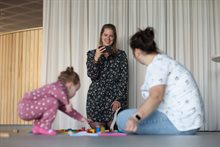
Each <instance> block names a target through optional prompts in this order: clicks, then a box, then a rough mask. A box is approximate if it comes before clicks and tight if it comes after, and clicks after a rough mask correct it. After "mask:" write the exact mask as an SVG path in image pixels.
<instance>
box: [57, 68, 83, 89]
mask: <svg viewBox="0 0 220 147" xmlns="http://www.w3.org/2000/svg"><path fill="white" fill-rule="evenodd" d="M58 80H59V81H61V82H63V83H66V82H73V84H74V85H76V84H78V83H79V82H80V79H79V75H78V74H77V73H76V72H75V71H74V69H73V67H72V66H70V67H67V68H66V70H65V71H62V72H61V73H60V75H59V77H58Z"/></svg>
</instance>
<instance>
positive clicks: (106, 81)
mask: <svg viewBox="0 0 220 147" xmlns="http://www.w3.org/2000/svg"><path fill="white" fill-rule="evenodd" d="M116 44H117V34H116V28H115V26H114V25H113V24H105V25H104V26H103V27H102V29H101V32H100V40H99V45H98V47H97V49H94V50H90V51H88V53H87V63H86V65H87V74H88V76H89V77H90V79H91V80H92V83H91V85H90V87H89V90H88V95H87V106H86V111H87V116H88V118H90V119H92V121H93V122H95V123H101V124H105V126H106V127H109V126H110V124H111V122H112V120H113V117H114V113H115V112H116V110H118V108H121V109H125V108H127V95H128V61H127V56H126V54H125V52H124V51H122V50H119V49H117V48H116Z"/></svg>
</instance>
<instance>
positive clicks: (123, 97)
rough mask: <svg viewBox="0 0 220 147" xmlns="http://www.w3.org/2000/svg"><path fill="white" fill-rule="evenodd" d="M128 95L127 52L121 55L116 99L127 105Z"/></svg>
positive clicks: (123, 105)
mask: <svg viewBox="0 0 220 147" xmlns="http://www.w3.org/2000/svg"><path fill="white" fill-rule="evenodd" d="M127 97H128V60H127V56H126V54H125V52H124V51H123V52H122V54H121V55H120V76H119V80H118V82H117V93H116V100H117V101H119V102H120V103H121V104H122V107H127Z"/></svg>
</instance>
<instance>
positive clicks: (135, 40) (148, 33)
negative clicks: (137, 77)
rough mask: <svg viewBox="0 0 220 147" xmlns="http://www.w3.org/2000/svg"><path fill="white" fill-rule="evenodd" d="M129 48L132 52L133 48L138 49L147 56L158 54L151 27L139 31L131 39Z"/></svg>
mask: <svg viewBox="0 0 220 147" xmlns="http://www.w3.org/2000/svg"><path fill="white" fill-rule="evenodd" d="M130 46H131V48H132V50H133V51H134V50H135V48H139V49H141V50H142V51H144V52H145V53H147V54H150V53H158V52H159V51H158V48H157V45H156V43H155V41H154V30H153V28H152V27H147V28H146V29H145V30H141V29H139V31H137V32H136V33H135V34H134V35H133V36H132V37H131V39H130Z"/></svg>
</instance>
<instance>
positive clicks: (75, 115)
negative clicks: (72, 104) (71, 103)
mask: <svg viewBox="0 0 220 147" xmlns="http://www.w3.org/2000/svg"><path fill="white" fill-rule="evenodd" d="M59 110H60V111H62V112H63V113H65V114H67V115H68V116H70V117H72V118H74V119H76V120H78V121H80V120H81V119H82V118H83V116H82V115H81V114H80V113H79V112H78V111H77V110H76V109H74V108H72V111H70V112H66V108H65V105H61V106H60V107H59Z"/></svg>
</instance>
